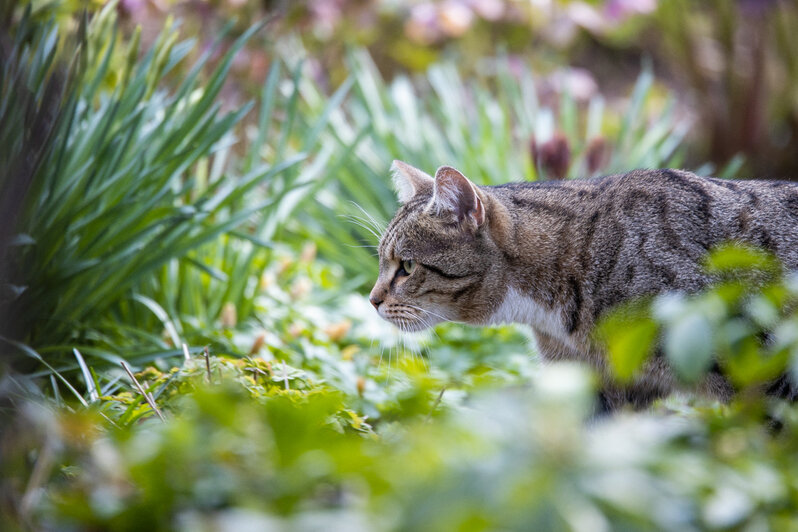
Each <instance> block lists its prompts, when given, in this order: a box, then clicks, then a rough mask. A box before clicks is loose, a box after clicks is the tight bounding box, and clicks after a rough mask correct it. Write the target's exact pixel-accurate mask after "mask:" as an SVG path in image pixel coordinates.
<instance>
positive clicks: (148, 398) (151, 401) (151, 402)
mask: <svg viewBox="0 0 798 532" xmlns="http://www.w3.org/2000/svg"><path fill="white" fill-rule="evenodd" d="M120 364H122V367H123V368H124V370H125V371H126V372H127V375H128V377H130V379H131V380H132V381H133V384H134V385H135V386H136V388H137V389H138V391H139V393H140V394H141V395H143V396H144V400H145V401H147V404H148V405H150V408H152V410H153V412H155V413H156V414H158V417H159V418H161V421H163V422H164V423H166V418H165V417H163V414H162V413H161V410H160V409H159V408H158V405H156V404H155V400H154V399H153V398H152V396H151V395H150V394H148V393H147V392H146V391H145V390H144V388H143V387H142V386H141V384H139V381H138V380H137V379H136V376H135V375H133V372H132V371H130V368H129V367H128V365H127V364H125V362H124V361H122V362H120Z"/></svg>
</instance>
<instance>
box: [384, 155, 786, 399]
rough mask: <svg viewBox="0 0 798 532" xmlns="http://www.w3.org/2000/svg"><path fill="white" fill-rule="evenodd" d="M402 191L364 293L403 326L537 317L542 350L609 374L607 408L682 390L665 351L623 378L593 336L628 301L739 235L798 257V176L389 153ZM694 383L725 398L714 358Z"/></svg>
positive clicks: (697, 266)
mask: <svg viewBox="0 0 798 532" xmlns="http://www.w3.org/2000/svg"><path fill="white" fill-rule="evenodd" d="M392 170H393V180H394V185H395V188H396V190H397V196H398V199H399V203H400V208H399V209H398V211H397V213H396V215H395V216H394V218H393V220H392V221H391V222H390V224H389V225H388V227H387V228H386V230H385V232H384V234H383V236H382V237H381V239H380V243H379V248H378V251H379V268H380V270H379V277H378V278H377V281H376V283H375V285H374V288H373V290H372V291H371V294H370V296H369V299H370V301H371V303H372V305H373V306H374V307H375V309H376V310H377V312H378V313H379V315H380V316H381V317H382V318H384V319H386V320H388V321H390V322H391V323H393V324H395V325H396V326H398V327H399V328H400V329H402V330H404V331H419V330H423V329H426V328H428V327H431V326H433V325H435V324H437V323H439V322H441V321H457V322H465V323H468V324H474V325H489V324H498V323H521V324H526V325H529V326H531V327H532V329H533V331H534V334H535V337H536V339H537V344H538V348H539V351H540V353H541V354H542V356H543V357H544V359H545V360H577V361H581V362H584V363H587V364H589V365H590V366H592V367H593V368H594V369H595V370H596V371H597V373H598V375H599V376H600V379H601V391H600V394H599V397H600V402H601V408H602V409H604V410H610V411H611V410H614V409H617V408H619V407H622V406H624V405H627V404H630V405H631V406H633V407H635V408H643V407H645V406H647V405H649V404H650V403H651V402H652V401H653V400H655V399H657V398H660V397H664V396H666V395H668V394H669V393H671V392H672V391H674V390H676V389H677V385H678V383H677V380H676V377H675V376H674V374H673V373H672V372H671V370H670V368H669V367H668V365H667V361H666V360H665V358H664V357H663V356H661V355H659V356H654V357H651V358H650V359H649V361H648V362H647V364H646V365H645V366H644V368H643V370H642V371H641V374H640V375H639V377H637V378H636V379H635V380H634V381H633V382H632V383H631V384H629V385H625V386H620V385H618V384H617V383H616V382H615V380H614V379H613V378H612V376H611V375H610V374H609V371H608V368H607V364H606V355H605V353H603V352H602V350H601V348H600V347H598V346H597V344H596V342H595V341H594V338H593V335H592V333H593V329H594V327H595V325H596V323H597V321H598V320H599V319H600V318H601V316H602V315H604V314H605V313H606V312H607V311H608V310H610V309H612V308H613V307H615V306H617V305H618V304H620V303H623V302H627V301H631V300H635V299H638V298H641V297H644V296H651V295H656V294H660V293H663V292H666V291H673V290H676V291H682V292H686V293H692V292H696V291H699V290H701V289H702V288H704V287H706V286H707V285H708V284H709V283H710V281H711V279H710V278H709V276H708V275H707V274H706V273H705V271H704V270H703V268H702V261H703V259H704V257H705V255H706V254H707V252H708V251H709V250H710V249H712V248H713V247H714V246H716V245H718V244H720V243H723V242H726V241H730V240H731V241H739V242H745V243H749V244H753V245H756V246H759V247H762V248H764V249H766V250H768V251H770V252H772V253H773V254H775V255H776V256H777V257H778V258H779V259H780V260H781V261H782V262H783V263H784V265H785V266H786V267H787V268H788V269H791V270H798V184H794V183H789V182H775V181H744V180H740V181H731V180H723V179H714V178H704V177H699V176H697V175H695V174H692V173H690V172H686V171H681V170H636V171H633V172H629V173H625V174H617V175H609V176H604V177H599V178H591V179H580V180H571V181H545V182H524V183H511V184H504V185H497V186H477V185H475V184H474V183H472V182H471V181H470V180H469V179H468V178H467V177H466V176H464V175H463V174H462V173H461V172H459V171H458V170H456V169H455V168H452V167H450V166H442V167H440V168H439V169H438V171H437V172H436V173H435V177H434V178H433V177H431V176H429V175H428V174H426V173H424V172H423V171H421V170H419V169H417V168H414V167H412V166H410V165H408V164H406V163H404V162H401V161H394V163H393V165H392ZM697 391H698V392H699V393H702V394H704V395H708V396H710V397H713V398H716V399H719V400H722V401H728V400H729V399H730V398H731V397H732V395H733V389H732V387H731V385H730V383H729V382H728V381H727V380H726V379H725V378H724V377H723V376H722V374H721V373H720V372H719V371H713V372H711V373H709V374H708V375H707V377H706V378H705V379H704V381H703V382H702V383H701V384H700V385H699V386H698V389H697Z"/></svg>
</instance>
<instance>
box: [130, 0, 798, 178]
mask: <svg viewBox="0 0 798 532" xmlns="http://www.w3.org/2000/svg"><path fill="white" fill-rule="evenodd" d="M118 10H119V13H120V17H121V20H122V22H123V24H124V27H125V28H126V30H127V31H131V30H132V29H133V28H134V27H135V26H136V25H142V27H143V28H144V31H143V41H144V42H147V41H151V40H153V39H154V38H155V36H156V35H157V34H158V32H159V31H160V28H161V26H162V22H163V19H164V18H165V17H167V16H177V17H179V18H180V19H182V20H183V26H182V30H181V31H182V33H184V34H186V35H196V36H197V37H198V38H199V39H200V40H201V41H202V43H201V47H208V46H211V45H212V43H213V42H214V39H215V38H216V35H217V34H218V32H219V31H220V29H221V28H222V27H223V26H224V25H225V24H226V23H228V21H230V20H236V21H237V22H236V28H237V29H238V31H243V29H244V28H246V27H247V25H248V24H249V23H251V22H252V21H255V20H260V19H266V20H268V23H267V26H266V30H265V31H264V32H263V33H262V34H261V35H259V36H257V37H256V38H255V39H253V40H252V41H251V42H250V43H249V44H248V45H247V46H246V47H245V49H244V50H243V51H242V52H241V53H240V54H238V55H237V57H236V59H235V64H234V67H233V77H234V81H232V82H231V83H230V84H229V86H228V91H229V92H227V93H226V94H225V97H226V99H228V100H229V102H230V103H231V104H237V103H240V102H243V101H244V100H246V99H247V98H249V97H251V96H252V95H253V94H255V91H256V90H257V87H259V86H260V85H261V83H263V81H264V80H265V77H266V73H267V71H268V67H269V64H270V63H271V61H272V59H273V57H274V56H275V54H279V53H280V52H282V53H287V54H297V55H299V54H302V55H303V56H306V57H307V65H306V68H307V69H308V70H309V71H310V72H311V73H312V75H313V77H314V79H316V80H317V82H318V83H319V84H320V85H321V86H322V87H325V88H326V89H334V88H336V87H337V86H338V85H340V83H341V82H342V81H343V80H344V79H345V78H346V76H347V69H346V64H345V58H346V54H347V52H348V51H350V50H351V49H352V48H353V47H361V48H364V49H366V50H368V53H369V54H370V56H371V58H372V60H373V61H374V64H375V65H376V67H377V69H378V70H379V72H380V74H381V75H382V77H383V78H384V79H386V80H392V79H394V77H395V76H397V75H399V74H409V75H411V76H417V77H423V75H424V72H425V71H426V70H427V69H428V68H429V67H430V66H431V65H433V64H435V63H437V62H440V61H442V60H449V61H452V62H454V63H455V64H456V65H457V67H458V69H459V70H460V72H461V75H463V76H475V75H476V76H479V75H489V74H490V73H491V70H492V69H494V68H495V67H494V66H492V60H493V59H494V58H495V57H496V56H497V55H499V54H501V55H503V56H506V58H507V60H508V61H510V63H511V65H514V66H520V65H526V66H528V67H530V68H531V70H532V71H533V72H534V73H535V83H536V89H537V91H538V95H539V97H540V98H541V100H542V101H544V102H551V101H552V100H554V99H556V98H557V97H558V95H560V94H562V93H563V92H569V93H570V95H571V96H572V97H573V98H574V99H575V100H576V101H577V102H578V103H579V104H580V105H582V104H585V102H587V101H588V100H589V99H590V98H591V97H593V96H595V95H602V96H603V97H604V98H605V99H606V100H607V101H608V102H609V103H610V105H612V104H613V103H616V102H617V101H618V100H620V99H623V98H625V97H626V96H627V95H628V94H629V91H630V89H631V86H632V85H633V83H634V82H635V80H636V79H637V77H638V75H639V74H640V72H641V69H643V68H645V67H647V68H649V69H650V70H651V72H652V73H653V75H654V79H655V86H656V89H657V90H658V91H659V92H660V94H661V95H663V97H664V94H667V93H670V94H673V95H675V97H676V103H677V113H678V115H679V116H680V118H681V119H682V120H685V121H688V122H689V123H690V134H689V136H688V139H687V145H688V157H687V159H686V161H685V164H686V165H687V166H692V167H694V168H697V167H698V166H700V165H701V164H703V163H704V162H707V161H711V162H712V163H714V164H715V166H716V167H722V166H723V165H725V164H727V163H728V162H729V161H730V160H732V158H734V157H735V156H743V157H745V161H746V163H745V165H744V166H743V169H742V170H741V171H742V173H743V174H745V175H748V176H755V177H769V178H780V179H793V178H795V176H796V175H798V157H797V156H796V153H797V152H798V138H797V136H798V77H797V76H798V37H796V35H795V32H794V31H792V28H794V27H795V25H796V23H797V22H798V19H797V18H796V17H797V16H798V15H797V14H796V12H797V11H798V5H797V4H796V2H793V1H791V0H732V1H730V0H711V1H708V2H696V1H690V0H673V1H658V0H605V1H572V0H528V1H513V0H442V1H436V2H425V1H414V0H408V1H391V0H373V1H367V0H297V1H288V0H284V1H280V0H273V1H268V0H265V1H263V2H246V1H230V2H200V1H187V2H174V1H170V0H160V1H146V0H124V1H121V2H120V3H119V6H118ZM286 41H287V42H286ZM294 41H296V42H294ZM288 43H290V44H288ZM653 111H655V110H653ZM522 177H524V176H515V178H522Z"/></svg>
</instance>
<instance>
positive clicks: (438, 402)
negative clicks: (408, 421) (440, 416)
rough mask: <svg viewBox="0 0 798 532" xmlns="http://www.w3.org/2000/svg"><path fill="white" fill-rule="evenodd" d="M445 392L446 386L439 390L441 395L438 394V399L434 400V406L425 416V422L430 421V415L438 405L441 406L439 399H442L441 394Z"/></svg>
mask: <svg viewBox="0 0 798 532" xmlns="http://www.w3.org/2000/svg"><path fill="white" fill-rule="evenodd" d="M445 391H446V386H444V387H443V388H441V393H439V394H438V398H437V399H435V404H433V405H432V410H430V411H429V414H427V419H426V420H425V421H429V420H430V419H432V414H433V413H434V412H435V409H436V408H438V405H439V404H441V399H443V392H445Z"/></svg>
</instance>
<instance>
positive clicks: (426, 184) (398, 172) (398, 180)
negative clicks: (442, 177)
mask: <svg viewBox="0 0 798 532" xmlns="http://www.w3.org/2000/svg"><path fill="white" fill-rule="evenodd" d="M391 173H392V174H393V186H394V189H396V196H397V198H398V199H399V203H402V204H405V203H407V202H408V201H410V199H411V198H412V197H413V196H415V195H416V194H418V193H420V192H424V193H430V194H431V193H432V189H433V187H434V186H435V180H434V179H433V178H432V177H431V176H429V175H427V174H425V173H424V172H422V171H421V170H419V169H418V168H414V167H412V166H410V165H409V164H407V163H403V162H402V161H394V162H393V164H392V165H391Z"/></svg>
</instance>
